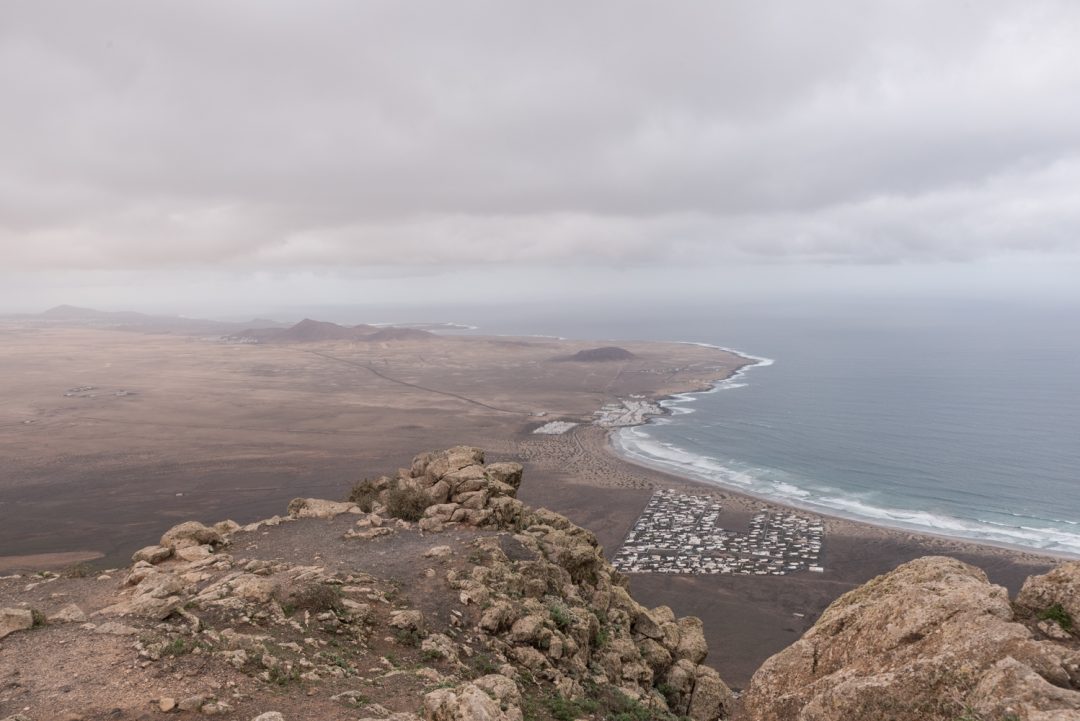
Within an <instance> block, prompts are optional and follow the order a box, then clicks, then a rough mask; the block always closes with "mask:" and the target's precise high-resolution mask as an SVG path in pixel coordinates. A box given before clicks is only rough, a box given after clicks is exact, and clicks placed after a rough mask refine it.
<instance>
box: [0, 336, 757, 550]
mask: <svg viewBox="0 0 1080 721" xmlns="http://www.w3.org/2000/svg"><path fill="white" fill-rule="evenodd" d="M594 346H595V344H589V343H581V342H568V341H556V340H547V339H511V338H461V337H440V338H434V339H427V340H417V341H396V342H387V343H372V342H364V343H357V342H341V343H306V344H296V345H277V344H274V345H248V344H225V343H219V342H212V341H207V340H200V339H198V338H193V337H183V336H170V335H148V334H141V333H132V332H120V331H109V330H100V329H89V328H61V327H35V326H33V325H31V324H24V325H18V324H15V323H9V324H8V325H7V326H0V369H2V370H3V372H2V373H0V458H2V459H3V463H2V467H0V515H2V516H3V518H4V523H3V524H0V571H2V570H4V569H5V568H6V569H8V570H10V569H14V568H18V567H26V566H27V565H33V566H36V567H40V566H44V565H49V564H47V563H45V561H46V560H48V559H45V558H42V556H41V554H49V553H55V554H64V555H58V556H57V557H56V558H55V562H56V563H55V564H53V565H65V564H68V563H70V562H71V560H72V559H73V558H76V557H75V556H71V555H70V554H81V557H82V558H91V557H94V556H96V555H99V554H100V555H103V556H104V557H105V562H106V563H108V562H119V561H121V560H125V559H126V557H127V556H128V555H129V554H130V552H131V550H132V549H133V548H136V547H138V546H140V545H143V544H144V542H145V541H146V539H148V538H153V537H155V536H156V535H158V534H160V533H161V530H162V529H163V528H165V527H168V526H169V525H171V524H172V523H174V522H176V521H177V520H184V519H188V518H196V519H199V518H202V519H212V518H222V517H232V518H236V519H237V520H239V521H241V522H244V521H247V520H253V519H256V518H261V517H265V516H267V515H271V514H272V513H274V512H275V511H277V510H278V509H280V508H281V507H282V504H283V503H286V502H288V500H289V499H291V498H293V497H295V496H299V495H308V496H312V495H315V496H326V497H339V496H341V495H343V494H344V493H345V492H347V489H348V487H349V485H350V484H351V482H352V481H354V480H357V479H358V478H359V477H361V476H363V475H375V474H378V473H381V472H385V471H392V470H393V469H394V468H396V467H397V466H399V465H402V464H406V463H407V462H408V461H409V459H410V458H411V457H412V456H413V455H414V454H415V453H416V451H417V449H421V448H432V447H444V446H446V447H448V446H452V445H456V444H459V443H465V444H470V445H476V446H480V447H484V448H487V449H489V451H491V452H492V453H496V454H498V453H502V454H507V455H512V454H515V453H516V448H517V444H516V439H518V438H519V437H522V435H523V434H524V435H527V434H528V433H529V431H531V429H532V428H535V427H536V426H538V425H540V424H542V423H543V422H545V421H548V420H552V419H556V418H565V419H572V420H588V419H589V418H590V416H591V414H592V413H593V412H594V411H595V410H596V409H597V408H598V407H599V406H601V405H602V404H603V403H605V402H607V401H610V400H612V399H614V398H616V397H617V396H621V395H627V394H631V393H644V394H649V395H656V394H663V393H666V392H670V391H676V390H685V389H687V388H694V387H701V386H704V385H707V384H708V383H709V382H710V381H711V380H714V379H717V378H722V377H724V376H726V375H727V374H728V373H729V372H730V371H731V369H732V368H733V367H735V366H736V365H738V363H739V362H740V361H739V359H738V358H737V357H735V356H732V355H730V354H726V353H722V352H718V351H713V350H708V349H704V348H698V347H696V346H690V345H676V344H657V343H629V344H625V346H626V349H627V350H629V351H631V352H632V353H633V354H634V356H635V357H634V358H633V359H630V360H627V361H619V362H602V363H575V362H553V361H552V360H551V359H552V358H555V357H559V356H567V355H571V354H573V353H576V352H577V351H580V350H583V349H588V348H591V347H594ZM87 386H92V389H88V390H73V389H78V388H82V387H87ZM65 393H68V394H70V395H65ZM538 414H544V415H543V416H541V415H538ZM27 556H32V557H33V558H29V559H28V558H26V557H27Z"/></svg>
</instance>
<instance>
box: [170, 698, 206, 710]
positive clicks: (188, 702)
mask: <svg viewBox="0 0 1080 721" xmlns="http://www.w3.org/2000/svg"><path fill="white" fill-rule="evenodd" d="M206 701H207V698H206V696H203V695H200V694H197V695H194V696H186V697H184V698H182V699H180V701H179V702H178V703H177V704H176V707H177V708H178V709H180V710H181V711H198V710H199V709H201V708H202V707H203V704H205V703H206Z"/></svg>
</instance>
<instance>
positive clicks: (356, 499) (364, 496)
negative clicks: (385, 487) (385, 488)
mask: <svg viewBox="0 0 1080 721" xmlns="http://www.w3.org/2000/svg"><path fill="white" fill-rule="evenodd" d="M378 497H379V490H378V488H377V487H376V485H375V481H373V480H371V479H370V478H365V479H364V480H362V481H357V482H356V483H354V484H353V487H352V491H350V492H349V497H348V499H347V500H348V501H349V502H350V503H355V504H356V505H357V506H359V507H360V510H361V511H363V512H364V513H371V509H372V508H373V507H374V505H375V501H376V500H377V499H378Z"/></svg>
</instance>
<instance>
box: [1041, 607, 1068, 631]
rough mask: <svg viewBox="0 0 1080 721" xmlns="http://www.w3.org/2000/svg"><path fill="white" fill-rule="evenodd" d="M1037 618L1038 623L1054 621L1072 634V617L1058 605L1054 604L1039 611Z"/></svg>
mask: <svg viewBox="0 0 1080 721" xmlns="http://www.w3.org/2000/svg"><path fill="white" fill-rule="evenodd" d="M1038 616H1039V620H1040V621H1054V622H1055V623H1057V625H1059V626H1061V627H1062V628H1063V629H1065V630H1066V631H1069V632H1072V630H1073V619H1072V616H1070V615H1069V612H1068V611H1066V610H1065V609H1064V608H1063V607H1062V606H1061V604H1060V603H1055V604H1054V605H1053V606H1050V607H1049V608H1045V609H1043V610H1042V611H1039V614H1038Z"/></svg>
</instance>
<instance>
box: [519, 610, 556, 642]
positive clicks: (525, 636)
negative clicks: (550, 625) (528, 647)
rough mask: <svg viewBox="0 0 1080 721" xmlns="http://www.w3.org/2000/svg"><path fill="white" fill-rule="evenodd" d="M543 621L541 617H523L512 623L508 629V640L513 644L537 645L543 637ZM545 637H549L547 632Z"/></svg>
mask: <svg viewBox="0 0 1080 721" xmlns="http://www.w3.org/2000/svg"><path fill="white" fill-rule="evenodd" d="M545 631H547V629H546V628H545V627H544V619H543V618H542V617H541V616H525V617H524V618H519V619H518V620H516V621H514V624H513V625H512V626H511V627H510V640H511V641H513V642H514V643H527V644H533V645H535V644H538V643H539V642H540V640H541V638H542V637H543V636H544V635H545V634H544V632H545ZM547 635H550V631H548V633H547Z"/></svg>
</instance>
